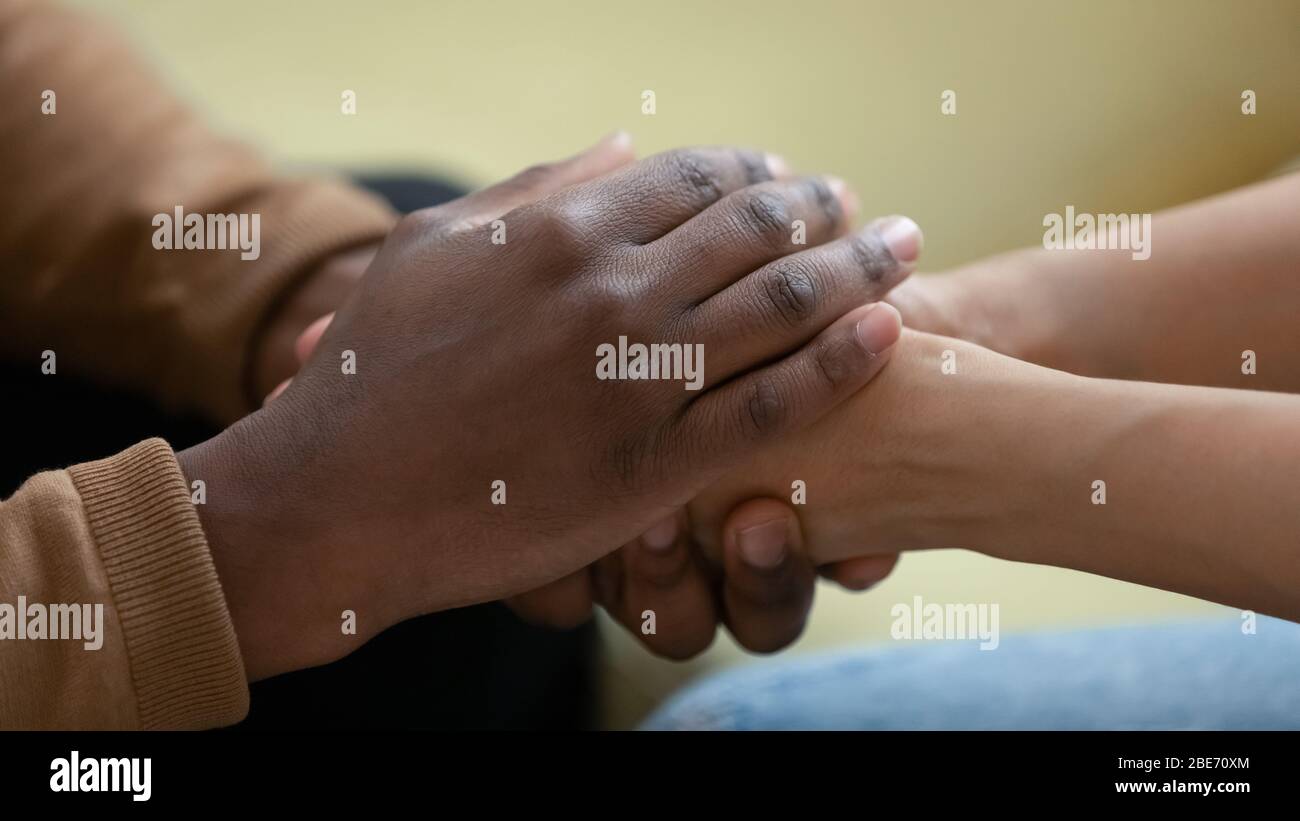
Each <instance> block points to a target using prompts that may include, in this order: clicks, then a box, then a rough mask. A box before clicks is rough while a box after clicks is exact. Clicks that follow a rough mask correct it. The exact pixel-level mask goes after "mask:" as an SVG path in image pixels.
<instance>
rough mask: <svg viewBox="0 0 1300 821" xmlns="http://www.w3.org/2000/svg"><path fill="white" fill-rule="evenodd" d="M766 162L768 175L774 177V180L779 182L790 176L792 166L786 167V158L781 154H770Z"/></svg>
mask: <svg viewBox="0 0 1300 821" xmlns="http://www.w3.org/2000/svg"><path fill="white" fill-rule="evenodd" d="M765 160H766V162H767V173H769V174H771V175H772V179H775V180H779V179H781V178H782V177H788V176H789V175H790V166H788V165H786V162H785V158H784V157H782V156H781V155H780V154H768V155H767V156H766V157H765Z"/></svg>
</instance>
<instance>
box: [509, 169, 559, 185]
mask: <svg viewBox="0 0 1300 821" xmlns="http://www.w3.org/2000/svg"><path fill="white" fill-rule="evenodd" d="M555 172H556V164H555V163H549V162H547V163H537V164H535V165H530V166H528V167H527V168H525V169H524V170H523V171H520V172H519V173H518V174H515V175H514V176H513V177H511V178H510V180H509V184H510V185H511V186H512V187H514V188H518V189H522V190H525V191H530V190H532V189H534V188H537V187H539V186H542V185H544V184H545V183H546V182H547V180H549V179H550V178H551V177H553V176H554V175H555Z"/></svg>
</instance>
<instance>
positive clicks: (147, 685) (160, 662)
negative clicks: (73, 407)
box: [68, 439, 248, 729]
mask: <svg viewBox="0 0 1300 821" xmlns="http://www.w3.org/2000/svg"><path fill="white" fill-rule="evenodd" d="M68 472H69V473H70V474H71V476H72V481H73V484H74V485H75V486H76V488H77V492H78V493H79V494H80V496H81V500H82V503H83V505H84V506H85V510H86V517H87V519H88V521H89V523H90V530H91V534H92V535H93V537H94V539H95V542H96V543H97V545H98V546H99V551H100V554H101V556H102V557H103V561H104V569H105V571H106V572H107V575H108V581H109V586H110V588H111V590H112V595H113V602H114V607H115V608H116V611H117V615H118V619H119V621H120V623H121V625H122V633H123V638H124V639H125V642H126V649H127V657H128V658H129V659H130V664H131V678H132V681H133V682H134V684H135V692H136V700H137V703H138V705H139V715H140V727H141V728H142V729H201V728H208V727H219V726H224V725H227V724H233V723H235V722H237V721H239V720H240V719H242V718H243V717H244V715H245V714H247V712H248V684H247V681H246V678H245V674H244V664H243V660H242V658H241V657H240V655H239V645H238V642H237V640H236V638H235V629H234V625H233V624H232V623H231V620H230V613H229V611H228V610H227V608H226V600H225V598H224V596H223V594H222V591H221V583H220V582H219V581H218V579H217V571H216V567H215V566H214V565H213V563H212V555H211V554H210V553H209V552H208V543H207V539H206V538H205V537H204V535H203V528H202V525H201V524H200V522H199V516H198V513H197V512H196V511H195V510H194V505H193V503H192V502H191V501H190V492H189V487H188V486H187V484H186V482H185V477H184V475H183V474H182V473H181V469H180V465H179V464H177V462H176V456H175V454H174V453H172V449H171V447H169V446H168V444H167V443H166V442H164V441H163V440H161V439H149V440H147V441H144V442H141V443H140V444H138V445H135V446H133V447H131V448H128V449H127V450H125V451H123V452H121V453H119V454H117V455H116V456H110V457H109V458H107V459H101V460H99V461H97V462H87V463H85V464H81V465H75V466H73V467H71V468H69V469H68Z"/></svg>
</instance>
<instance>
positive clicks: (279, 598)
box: [176, 411, 388, 681]
mask: <svg viewBox="0 0 1300 821" xmlns="http://www.w3.org/2000/svg"><path fill="white" fill-rule="evenodd" d="M267 416H268V414H267V412H266V411H261V412H258V413H255V414H253V415H251V416H249V417H245V418H244V419H243V420H240V421H239V422H238V423H236V424H235V425H234V426H233V427H231V428H229V429H227V430H226V431H224V432H223V433H221V434H220V435H218V436H216V437H214V438H212V439H209V440H208V441H206V442H203V443H201V444H199V445H196V446H194V447H192V448H188V449H186V450H184V451H180V452H178V453H177V454H176V459H177V462H178V463H179V465H180V468H181V471H182V473H183V474H184V475H185V477H186V481H187V482H189V483H192V482H193V481H194V480H196V479H199V480H202V481H203V482H204V485H205V494H206V499H205V502H204V504H202V505H199V506H197V510H198V513H199V520H200V522H201V524H202V526H203V531H204V535H205V537H206V538H207V542H208V548H209V550H210V552H211V554H212V560H213V564H214V565H215V567H216V570H217V576H218V579H219V580H220V583H221V587H222V591H223V593H224V595H225V598H226V605H227V608H228V610H229V612H230V616H231V620H232V622H233V623H234V626H235V634H236V636H237V637H238V640H239V646H240V653H241V655H242V656H243V659H244V666H245V669H246V670H247V673H248V677H249V680H254V681H255V680H258V679H262V678H267V677H269V676H274V675H278V674H280V673H285V672H289V671H291V670H298V669H302V668H306V667H312V666H316V665H319V664H324V663H326V662H329V661H332V660H334V659H337V658H340V657H342V656H343V655H346V654H347V653H348V652H350V651H351V650H352V649H355V647H356V646H357V645H358V644H359V643H360V641H364V639H365V638H366V636H358V635H344V634H343V633H342V631H341V630H340V623H341V622H340V614H341V612H342V611H343V610H345V609H352V610H354V611H356V612H358V613H364V614H366V616H367V617H369V618H367V619H365V620H362V619H358V622H359V623H360V624H362V625H363V626H372V627H374V629H372V630H369V631H367V633H366V635H369V634H372V633H373V632H377V631H378V629H382V627H386V626H388V623H387V622H384V623H383V624H382V625H377V620H376V619H375V618H374V615H375V611H376V610H377V608H374V607H370V606H369V602H368V601H366V600H364V597H365V596H366V588H365V587H364V586H361V585H357V584H355V582H356V581H357V574H355V573H352V572H346V568H345V567H340V566H339V563H338V562H336V561H335V560H334V558H333V557H335V556H336V555H338V551H337V550H335V549H334V547H333V546H332V542H333V540H332V538H331V537H332V534H331V533H330V532H329V528H328V526H327V525H326V526H324V527H319V526H314V525H313V524H312V523H313V522H317V521H319V520H320V518H321V517H319V516H316V515H312V514H311V512H310V505H309V503H308V502H307V500H304V499H303V498H301V494H298V495H295V492H294V488H295V486H296V484H297V483H298V479H299V477H298V476H297V473H298V472H299V471H298V468H296V467H295V465H294V463H293V461H292V460H289V459H285V458H284V457H283V456H282V455H281V454H283V453H285V452H286V451H285V450H284V449H283V448H281V447H279V446H280V445H284V444H285V442H284V441H283V437H282V436H278V435H276V434H275V432H273V431H271V430H269V429H268V426H267V425H266V424H265V422H266V419H265V418H264V417H267ZM283 427H284V426H283V425H281V426H280V428H281V429H283ZM304 511H305V513H304ZM358 632H360V631H358Z"/></svg>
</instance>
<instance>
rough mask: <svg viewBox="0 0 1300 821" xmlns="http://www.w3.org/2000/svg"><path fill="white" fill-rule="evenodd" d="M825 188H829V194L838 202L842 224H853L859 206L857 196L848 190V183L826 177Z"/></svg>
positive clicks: (836, 178)
mask: <svg viewBox="0 0 1300 821" xmlns="http://www.w3.org/2000/svg"><path fill="white" fill-rule="evenodd" d="M826 187H828V188H830V189H831V193H832V194H834V195H835V199H837V200H839V201H840V209H841V210H843V212H844V222H845V223H851V222H853V219H854V217H856V216H857V215H858V207H859V204H860V203H859V201H858V195H857V194H855V193H853V189H852V188H849V186H848V183H846V182H844V180H842V179H840V178H839V177H827V178H826Z"/></svg>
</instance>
